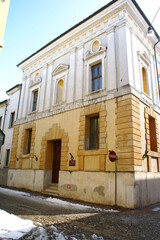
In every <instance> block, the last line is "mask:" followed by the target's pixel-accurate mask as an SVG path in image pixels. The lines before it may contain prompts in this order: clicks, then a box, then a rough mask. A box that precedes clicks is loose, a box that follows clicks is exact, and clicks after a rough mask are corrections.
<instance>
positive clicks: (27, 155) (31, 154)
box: [22, 153, 34, 159]
mask: <svg viewBox="0 0 160 240" xmlns="http://www.w3.org/2000/svg"><path fill="white" fill-rule="evenodd" d="M33 156H34V154H33V153H24V154H23V155H22V158H23V159H25V158H32V157H33Z"/></svg>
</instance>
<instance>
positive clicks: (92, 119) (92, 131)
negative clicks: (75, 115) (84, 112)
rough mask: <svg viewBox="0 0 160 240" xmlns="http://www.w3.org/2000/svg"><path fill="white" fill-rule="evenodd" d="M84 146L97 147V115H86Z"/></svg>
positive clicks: (87, 147) (88, 147)
mask: <svg viewBox="0 0 160 240" xmlns="http://www.w3.org/2000/svg"><path fill="white" fill-rule="evenodd" d="M85 148H86V149H88V150H89V149H90V150H93V149H99V116H87V117H86V132H85Z"/></svg>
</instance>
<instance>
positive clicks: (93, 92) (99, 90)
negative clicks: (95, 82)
mask: <svg viewBox="0 0 160 240" xmlns="http://www.w3.org/2000/svg"><path fill="white" fill-rule="evenodd" d="M103 90H104V89H103V88H101V89H98V90H96V91H92V92H89V93H88V94H87V95H92V94H96V93H99V92H102V91H103Z"/></svg>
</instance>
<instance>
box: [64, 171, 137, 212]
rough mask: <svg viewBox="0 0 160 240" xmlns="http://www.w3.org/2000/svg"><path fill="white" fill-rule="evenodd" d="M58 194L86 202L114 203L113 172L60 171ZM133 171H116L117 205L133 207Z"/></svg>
mask: <svg viewBox="0 0 160 240" xmlns="http://www.w3.org/2000/svg"><path fill="white" fill-rule="evenodd" d="M59 195H60V196H62V197H66V198H71V199H77V200H82V201H86V202H92V203H98V204H104V205H112V206H113V205H115V174H114V173H111V172H80V171H77V172H68V171H60V178H59ZM134 196H135V187H134V173H122V172H121V173H118V176H117V205H118V206H123V207H127V208H135V197H134Z"/></svg>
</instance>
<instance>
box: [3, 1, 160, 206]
mask: <svg viewBox="0 0 160 240" xmlns="http://www.w3.org/2000/svg"><path fill="white" fill-rule="evenodd" d="M149 26H151V24H150V22H149V21H148V19H147V17H146V16H145V15H144V13H143V11H142V10H141V9H140V8H139V6H138V5H137V3H136V1H134V0H117V1H116V0H113V1H111V2H110V3H109V4H107V5H106V6H104V7H103V8H101V9H99V10H98V11H97V12H95V13H94V14H92V15H91V16H89V17H88V18H86V19H84V20H83V21H82V22H80V23H78V24H77V25H75V26H74V27H72V28H71V29H69V30H68V31H66V32H65V33H63V34H62V35H60V36H59V37H57V38H56V39H54V40H53V41H51V42H49V43H48V44H47V45H45V46H44V47H42V48H41V49H39V50H38V51H37V52H36V53H33V54H32V55H31V56H29V57H28V58H26V59H25V60H24V61H22V62H21V63H19V64H18V67H19V68H20V69H21V70H22V71H23V72H24V75H23V79H22V81H23V83H22V92H21V97H20V105H19V113H18V119H17V121H16V124H15V125H14V133H13V142H12V150H11V159H10V165H9V171H8V186H13V187H18V188H25V189H30V190H35V191H40V192H41V191H43V192H46V193H48V192H52V193H53V194H58V195H59V196H62V197H67V198H72V199H78V200H82V201H88V202H94V203H100V204H107V205H114V204H115V163H113V162H111V161H110V160H109V151H110V150H114V151H115V152H116V154H117V158H118V159H117V204H118V205H119V206H123V207H129V208H135V207H140V206H146V205H148V204H151V203H155V202H158V201H160V188H159V184H160V135H159V132H160V98H159V79H157V74H156V62H155V56H154V45H155V43H156V42H157V38H159V36H158V34H157V33H156V31H155V30H154V33H155V34H154V36H152V37H148V36H147V30H148V27H149ZM156 61H157V66H158V68H159V66H160V49H159V47H158V45H157V60H156ZM7 149H8V148H7Z"/></svg>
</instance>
